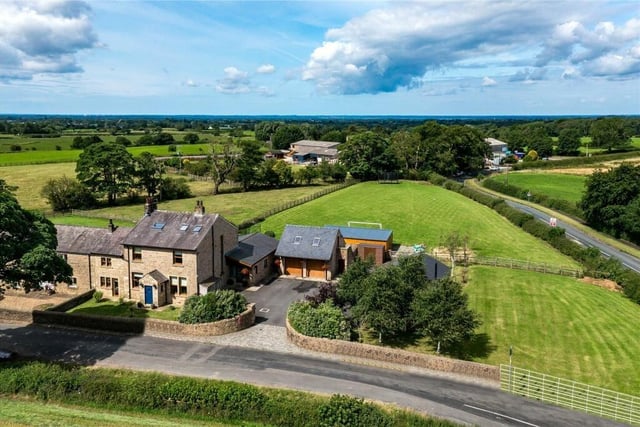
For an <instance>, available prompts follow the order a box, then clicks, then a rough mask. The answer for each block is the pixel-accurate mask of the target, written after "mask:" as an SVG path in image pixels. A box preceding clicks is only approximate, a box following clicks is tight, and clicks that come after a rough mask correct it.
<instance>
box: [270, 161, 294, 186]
mask: <svg viewBox="0 0 640 427" xmlns="http://www.w3.org/2000/svg"><path fill="white" fill-rule="evenodd" d="M273 170H274V171H275V173H277V174H278V180H279V182H280V184H279V185H290V184H291V183H292V182H293V170H292V169H291V166H290V165H288V164H287V162H285V161H284V160H278V161H277V162H276V164H275V165H274V166H273Z"/></svg>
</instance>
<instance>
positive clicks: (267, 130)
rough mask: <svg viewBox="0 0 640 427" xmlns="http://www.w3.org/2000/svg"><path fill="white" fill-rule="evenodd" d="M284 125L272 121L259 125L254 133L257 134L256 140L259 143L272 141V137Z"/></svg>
mask: <svg viewBox="0 0 640 427" xmlns="http://www.w3.org/2000/svg"><path fill="white" fill-rule="evenodd" d="M282 124H283V123H282V122H272V121H268V122H267V121H265V122H260V123H257V124H256V125H255V127H254V131H255V133H256V139H257V140H258V141H263V142H267V141H269V140H271V136H272V135H273V134H274V133H275V131H276V130H277V129H278V127H280V126H281V125H282Z"/></svg>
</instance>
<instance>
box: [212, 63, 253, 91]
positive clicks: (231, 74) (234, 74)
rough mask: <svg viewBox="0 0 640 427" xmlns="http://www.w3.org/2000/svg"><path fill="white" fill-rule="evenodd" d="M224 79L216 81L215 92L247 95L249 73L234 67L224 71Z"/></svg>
mask: <svg viewBox="0 0 640 427" xmlns="http://www.w3.org/2000/svg"><path fill="white" fill-rule="evenodd" d="M224 74H225V76H224V78H222V79H220V80H218V81H217V84H216V91H217V92H220V93H227V94H237V93H249V92H251V89H250V88H249V84H250V83H251V82H250V81H249V73H247V72H246V71H241V70H239V69H237V68H236V67H227V68H225V69H224Z"/></svg>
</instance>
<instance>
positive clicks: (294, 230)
mask: <svg viewBox="0 0 640 427" xmlns="http://www.w3.org/2000/svg"><path fill="white" fill-rule="evenodd" d="M340 237H341V236H340V230H338V229H337V228H326V227H308V226H303V225H287V226H285V228H284V231H283V232H282V236H281V237H280V242H279V243H278V248H277V249H276V256H283V257H292V258H303V259H317V260H322V261H328V260H330V259H331V258H332V257H333V255H334V251H335V248H336V246H337V243H338V241H339V238H340Z"/></svg>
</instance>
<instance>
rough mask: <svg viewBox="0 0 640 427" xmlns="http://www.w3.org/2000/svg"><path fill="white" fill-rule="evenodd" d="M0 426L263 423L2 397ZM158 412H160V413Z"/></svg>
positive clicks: (175, 426)
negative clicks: (221, 420) (232, 421)
mask: <svg viewBox="0 0 640 427" xmlns="http://www.w3.org/2000/svg"><path fill="white" fill-rule="evenodd" d="M0 397H1V398H0V423H1V424H2V425H3V426H9V427H17V426H50V427H76V426H77V427H85V426H91V427H110V426H115V425H121V426H158V427H179V426H185V425H189V426H212V427H220V426H230V425H242V426H261V425H264V424H257V423H248V422H238V423H237V424H231V423H224V424H223V423H219V422H216V421H215V420H211V418H209V417H207V418H204V417H197V416H195V415H189V414H185V413H181V414H172V415H169V414H161V413H156V414H150V413H145V412H140V411H125V410H122V409H118V410H113V409H108V408H98V407H87V406H77V405H63V404H59V403H53V402H42V401H32V400H27V399H22V398H15V397H11V398H10V397H5V396H0ZM158 412H159V411H158Z"/></svg>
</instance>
